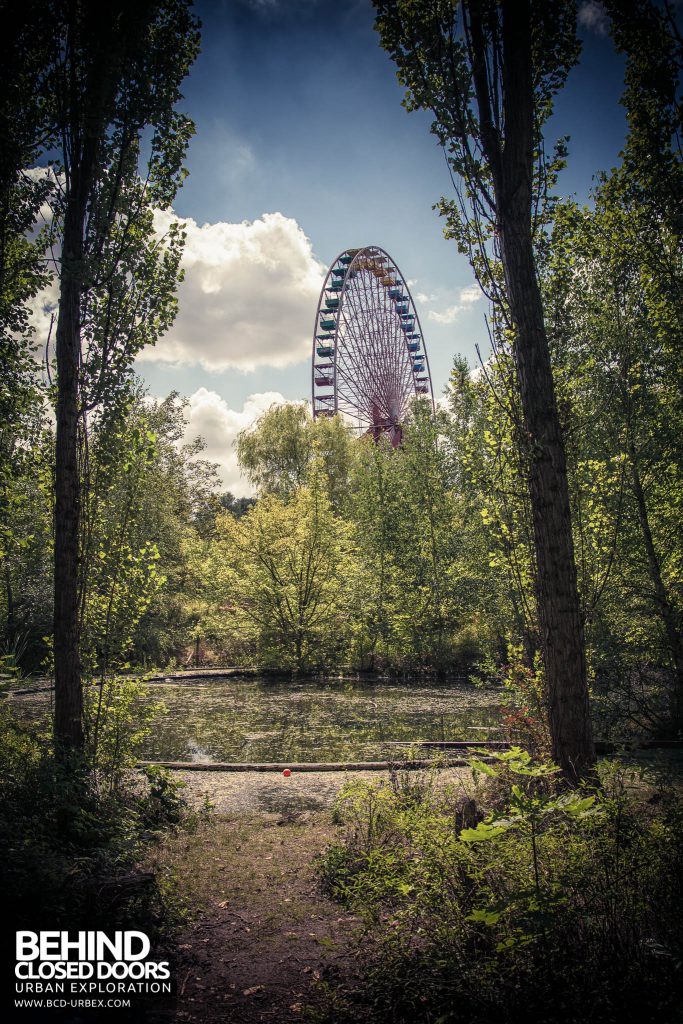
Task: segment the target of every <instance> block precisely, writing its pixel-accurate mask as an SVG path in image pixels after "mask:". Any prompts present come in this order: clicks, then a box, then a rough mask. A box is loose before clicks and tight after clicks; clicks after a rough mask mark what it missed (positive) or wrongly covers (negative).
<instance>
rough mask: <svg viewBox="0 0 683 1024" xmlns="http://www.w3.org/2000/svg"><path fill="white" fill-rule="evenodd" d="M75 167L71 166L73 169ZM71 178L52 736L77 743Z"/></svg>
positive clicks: (76, 396)
mask: <svg viewBox="0 0 683 1024" xmlns="http://www.w3.org/2000/svg"><path fill="white" fill-rule="evenodd" d="M74 170H75V169H74ZM74 177H75V180H74V181H72V186H73V193H72V194H71V195H70V197H69V202H68V206H67V210H66V215H65V222H64V239H63V249H62V278H61V285H60V294H59V315H58V319H57V333H56V346H55V347H56V357H57V428H56V444H55V575H54V590H55V605H54V658H55V725H54V728H55V741H56V743H57V745H58V746H59V747H63V748H64V747H65V748H74V747H75V748H81V747H82V746H83V742H84V736H83V686H82V680H81V664H80V655H79V639H80V637H79V632H80V627H79V609H78V584H79V536H80V513H81V489H80V479H79V467H78V421H79V416H80V388H79V372H80V356H81V329H80V316H81V289H82V287H83V232H84V222H85V210H86V201H85V195H86V194H87V193H86V192H85V189H84V188H83V187H80V188H79V187H78V184H79V179H80V175H79V174H78V173H77V172H76V173H75V175H74Z"/></svg>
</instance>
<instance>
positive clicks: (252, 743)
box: [17, 677, 499, 762]
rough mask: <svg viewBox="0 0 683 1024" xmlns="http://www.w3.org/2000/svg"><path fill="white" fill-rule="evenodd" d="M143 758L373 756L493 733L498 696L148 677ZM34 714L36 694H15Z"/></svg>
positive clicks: (428, 688)
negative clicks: (149, 715) (150, 706)
mask: <svg viewBox="0 0 683 1024" xmlns="http://www.w3.org/2000/svg"><path fill="white" fill-rule="evenodd" d="M147 694H148V697H149V699H150V700H153V701H155V702H156V701H159V702H161V703H162V704H163V710H161V711H159V713H158V714H157V716H156V719H155V722H154V727H153V729H152V731H151V734H150V736H149V737H148V739H147V741H146V744H145V749H144V751H143V756H144V757H146V758H148V759H149V760H163V761H236V762H245V761H287V760H289V761H320V762H330V761H373V760H385V759H387V758H389V757H397V758H399V757H401V756H403V755H404V754H405V752H406V751H407V750H408V749H409V748H410V746H411V745H412V744H414V743H416V742H417V741H419V740H442V739H451V740H453V739H472V740H477V739H485V738H487V737H488V736H495V731H496V728H497V725H498V702H499V695H498V693H497V692H496V691H495V690H486V689H479V688H478V687H475V686H473V685H471V684H467V683H453V684H449V685H442V686H434V685H421V684H420V683H418V682H415V683H411V684H407V683H405V682H401V683H394V682H386V681H381V682H367V681H362V682H356V681H349V680H339V679H325V680H322V681H317V680H316V681H294V682H293V681H291V680H277V681H276V680H272V679H267V678H262V677H248V678H235V677H232V678H227V679H226V678H215V677H214V678H211V677H206V678H202V679H192V680H189V679H188V680H185V681H182V682H181V681H174V682H170V683H152V684H149V685H148V687H147ZM20 701H21V703H24V705H25V706H26V710H27V711H28V706H27V705H28V704H29V703H30V704H31V705H32V706H33V707H32V710H33V712H34V713H35V712H36V711H38V706H39V705H40V704H41V703H42V704H43V706H44V705H45V703H46V702H47V698H46V697H45V696H41V697H36V696H34V697H32V698H31V699H30V700H29V698H23V699H22V698H17V703H19V702H20Z"/></svg>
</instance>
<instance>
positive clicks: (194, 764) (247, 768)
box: [138, 758, 467, 774]
mask: <svg viewBox="0 0 683 1024" xmlns="http://www.w3.org/2000/svg"><path fill="white" fill-rule="evenodd" d="M444 764H445V765H446V766H447V767H449V768H465V767H467V761H465V760H463V759H462V758H455V759H451V760H448V761H446V762H444ZM150 766H156V767H159V768H170V769H171V770H172V771H182V772H283V771H285V769H287V768H289V770H290V771H291V772H292V774H293V773H294V772H388V771H391V770H392V768H393V769H394V770H397V771H398V770H400V771H406V770H410V769H418V768H433V767H434V761H431V760H430V761H425V760H422V761H344V762H330V761H322V762H319V763H314V762H309V761H306V762H303V763H301V762H299V763H298V762H296V761H265V762H251V761H248V762H241V763H239V764H237V763H235V762H232V761H139V762H138V768H147V767H150Z"/></svg>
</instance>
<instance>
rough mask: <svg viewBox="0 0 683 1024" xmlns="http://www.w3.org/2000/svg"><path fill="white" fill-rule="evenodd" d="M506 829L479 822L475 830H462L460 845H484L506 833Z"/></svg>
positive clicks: (506, 827)
mask: <svg viewBox="0 0 683 1024" xmlns="http://www.w3.org/2000/svg"><path fill="white" fill-rule="evenodd" d="M508 827H509V826H507V825H494V824H492V823H491V822H487V821H480V822H479V824H478V825H477V827H476V828H464V829H463V830H462V832H461V833H460V841H461V842H462V843H486V842H488V841H489V839H495V838H496V837H497V836H501V835H502V834H503V833H504V832H507V830H508Z"/></svg>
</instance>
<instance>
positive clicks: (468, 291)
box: [427, 284, 483, 324]
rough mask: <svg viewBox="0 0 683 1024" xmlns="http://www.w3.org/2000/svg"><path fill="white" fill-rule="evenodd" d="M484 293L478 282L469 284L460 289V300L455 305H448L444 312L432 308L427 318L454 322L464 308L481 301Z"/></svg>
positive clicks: (438, 322)
mask: <svg viewBox="0 0 683 1024" xmlns="http://www.w3.org/2000/svg"><path fill="white" fill-rule="evenodd" d="M482 295H483V293H482V290H481V288H480V287H479V285H478V284H469V285H467V287H465V288H461V289H460V293H459V295H458V300H457V302H456V303H455V304H454V305H453V306H448V308H447V309H445V310H444V311H443V312H442V313H439V312H437V311H436V310H435V309H430V310H429V312H428V313H427V318H428V319H429V320H433V321H434V322H435V323H437V324H452V323H454V321H455V320H457V318H458V315H459V314H460V313H462V311H463V310H464V309H467V308H468V307H469V306H473V305H474V303H475V302H479V300H480V299H481V298H482Z"/></svg>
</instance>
